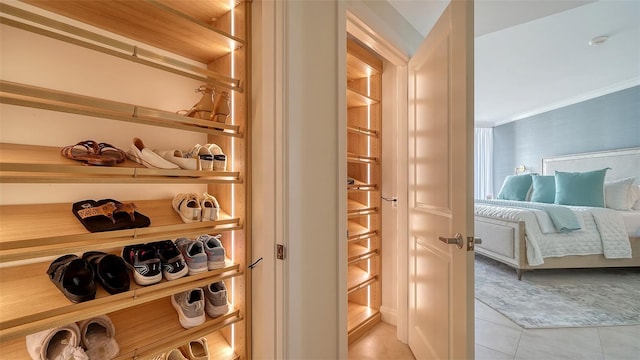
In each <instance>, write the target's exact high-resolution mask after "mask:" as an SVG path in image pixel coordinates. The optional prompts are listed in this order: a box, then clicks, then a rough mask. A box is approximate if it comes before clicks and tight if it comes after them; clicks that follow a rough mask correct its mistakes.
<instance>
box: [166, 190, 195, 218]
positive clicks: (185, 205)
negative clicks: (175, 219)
mask: <svg viewBox="0 0 640 360" xmlns="http://www.w3.org/2000/svg"><path fill="white" fill-rule="evenodd" d="M171 205H172V206H173V210H174V211H175V212H177V213H178V215H180V218H181V219H182V221H183V222H185V223H192V222H198V221H200V220H201V218H202V207H201V206H200V199H199V197H198V194H195V193H189V194H178V195H176V196H175V197H174V198H173V201H171Z"/></svg>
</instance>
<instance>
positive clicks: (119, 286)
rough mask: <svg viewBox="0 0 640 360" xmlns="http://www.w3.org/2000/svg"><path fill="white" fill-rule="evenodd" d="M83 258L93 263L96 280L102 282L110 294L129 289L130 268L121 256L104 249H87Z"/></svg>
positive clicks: (90, 263)
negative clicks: (106, 251)
mask: <svg viewBox="0 0 640 360" xmlns="http://www.w3.org/2000/svg"><path fill="white" fill-rule="evenodd" d="M82 258H83V259H85V260H86V261H87V262H88V263H89V265H91V268H92V269H93V276H94V278H95V280H96V281H98V282H99V283H100V284H102V287H103V288H104V289H105V290H107V292H109V294H117V293H121V292H125V291H129V285H130V282H131V279H130V278H129V269H128V268H127V264H126V263H125V262H124V260H122V258H121V257H120V256H117V255H113V254H107V253H105V252H102V251H87V252H86V253H84V254H82Z"/></svg>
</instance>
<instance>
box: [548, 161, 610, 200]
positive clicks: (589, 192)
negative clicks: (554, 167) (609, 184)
mask: <svg viewBox="0 0 640 360" xmlns="http://www.w3.org/2000/svg"><path fill="white" fill-rule="evenodd" d="M607 170H609V168H606V169H601V170H594V171H588V172H562V171H556V172H555V178H556V199H555V203H556V204H561V205H576V206H593V207H604V177H605V175H607Z"/></svg>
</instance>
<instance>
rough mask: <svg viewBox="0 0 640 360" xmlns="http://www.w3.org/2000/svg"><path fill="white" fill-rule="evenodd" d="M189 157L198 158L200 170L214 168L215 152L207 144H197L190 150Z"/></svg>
mask: <svg viewBox="0 0 640 360" xmlns="http://www.w3.org/2000/svg"><path fill="white" fill-rule="evenodd" d="M188 156H189V157H193V158H196V159H198V170H201V171H212V170H213V154H212V153H211V150H209V149H208V148H207V147H206V146H202V145H200V144H195V145H194V146H193V148H191V150H189V152H188Z"/></svg>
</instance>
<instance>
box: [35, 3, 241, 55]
mask: <svg viewBox="0 0 640 360" xmlns="http://www.w3.org/2000/svg"><path fill="white" fill-rule="evenodd" d="M26 2H27V3H29V4H31V5H34V6H37V7H40V8H42V9H45V10H49V11H52V12H54V13H57V14H60V15H63V16H66V17H69V18H72V19H75V20H78V21H80V22H83V23H86V24H89V25H92V26H95V27H98V28H101V29H104V30H107V31H110V32H113V33H116V34H119V35H123V36H126V37H130V38H133V39H134V40H137V41H140V42H143V43H146V44H149V45H152V46H155V47H158V48H160V49H163V50H166V51H169V52H171V53H173V54H178V55H181V56H184V57H187V58H189V59H192V60H196V61H199V62H201V63H205V64H208V63H210V62H212V61H213V60H215V59H217V58H220V57H222V56H224V55H226V54H229V53H230V52H231V50H234V49H237V48H239V47H242V46H244V43H245V42H244V41H243V40H242V39H239V38H237V37H235V36H232V35H231V34H229V33H226V32H224V31H221V30H219V29H217V28H216V27H214V26H213V25H214V24H212V19H219V18H223V17H225V16H226V15H227V14H228V13H229V11H230V10H231V8H230V7H229V6H228V3H225V2H213V1H207V2H204V1H200V2H198V1H165V0H158V1H154V0H149V1H126V0H121V1H83V0H73V1H72V0H67V1H48V0H26ZM198 3H200V4H198ZM167 24H171V26H167Z"/></svg>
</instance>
